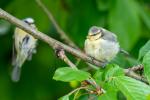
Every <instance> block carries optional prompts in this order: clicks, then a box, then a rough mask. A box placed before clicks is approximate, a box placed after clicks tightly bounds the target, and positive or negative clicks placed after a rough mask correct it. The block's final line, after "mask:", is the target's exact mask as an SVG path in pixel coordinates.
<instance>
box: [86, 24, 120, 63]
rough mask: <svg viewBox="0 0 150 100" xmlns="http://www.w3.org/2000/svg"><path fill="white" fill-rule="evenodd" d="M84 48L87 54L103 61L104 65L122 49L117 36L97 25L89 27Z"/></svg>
mask: <svg viewBox="0 0 150 100" xmlns="http://www.w3.org/2000/svg"><path fill="white" fill-rule="evenodd" d="M84 49H85V52H86V54H88V55H89V56H91V57H93V58H96V59H97V60H99V61H101V62H103V63H104V65H105V64H106V63H108V62H109V61H111V60H112V59H113V58H114V57H115V56H116V55H117V53H118V52H119V51H120V50H121V49H120V46H119V43H118V41H117V36H116V35H115V34H114V33H112V32H110V31H108V30H106V29H104V28H102V27H97V26H93V27H91V28H90V29H89V32H88V36H87V39H86V41H85V48H84Z"/></svg>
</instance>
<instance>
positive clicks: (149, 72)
mask: <svg viewBox="0 0 150 100" xmlns="http://www.w3.org/2000/svg"><path fill="white" fill-rule="evenodd" d="M143 65H144V75H145V76H146V78H147V80H148V82H149V83H150V50H149V51H148V52H147V53H146V55H145V56H144V58H143Z"/></svg>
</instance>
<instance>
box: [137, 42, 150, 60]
mask: <svg viewBox="0 0 150 100" xmlns="http://www.w3.org/2000/svg"><path fill="white" fill-rule="evenodd" d="M149 50H150V40H149V41H148V42H147V43H146V44H145V45H144V46H143V47H141V49H140V51H139V57H138V59H139V60H140V59H141V58H142V57H144V55H145V54H146V53H147V52H148V51H149Z"/></svg>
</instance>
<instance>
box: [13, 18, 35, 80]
mask: <svg viewBox="0 0 150 100" xmlns="http://www.w3.org/2000/svg"><path fill="white" fill-rule="evenodd" d="M23 21H24V22H25V23H26V24H28V25H29V26H30V27H31V28H33V29H35V30H37V28H36V26H35V24H34V19H32V18H25V19H23ZM13 39H14V43H13V57H12V58H13V59H12V66H13V69H12V73H11V79H12V81H13V82H18V81H19V80H20V74H21V68H22V65H23V64H24V62H25V61H26V60H31V59H32V54H34V53H36V46H37V39H36V38H34V37H33V36H32V35H30V34H29V33H27V32H25V31H23V30H22V29H20V28H19V27H16V28H15V31H14V35H13Z"/></svg>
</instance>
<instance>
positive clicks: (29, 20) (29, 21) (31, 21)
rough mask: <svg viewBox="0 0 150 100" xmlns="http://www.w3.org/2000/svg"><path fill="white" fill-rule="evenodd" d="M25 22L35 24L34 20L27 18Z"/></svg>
mask: <svg viewBox="0 0 150 100" xmlns="http://www.w3.org/2000/svg"><path fill="white" fill-rule="evenodd" d="M23 21H24V22H25V23H27V24H29V25H32V24H34V19H33V18H25V19H23Z"/></svg>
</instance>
